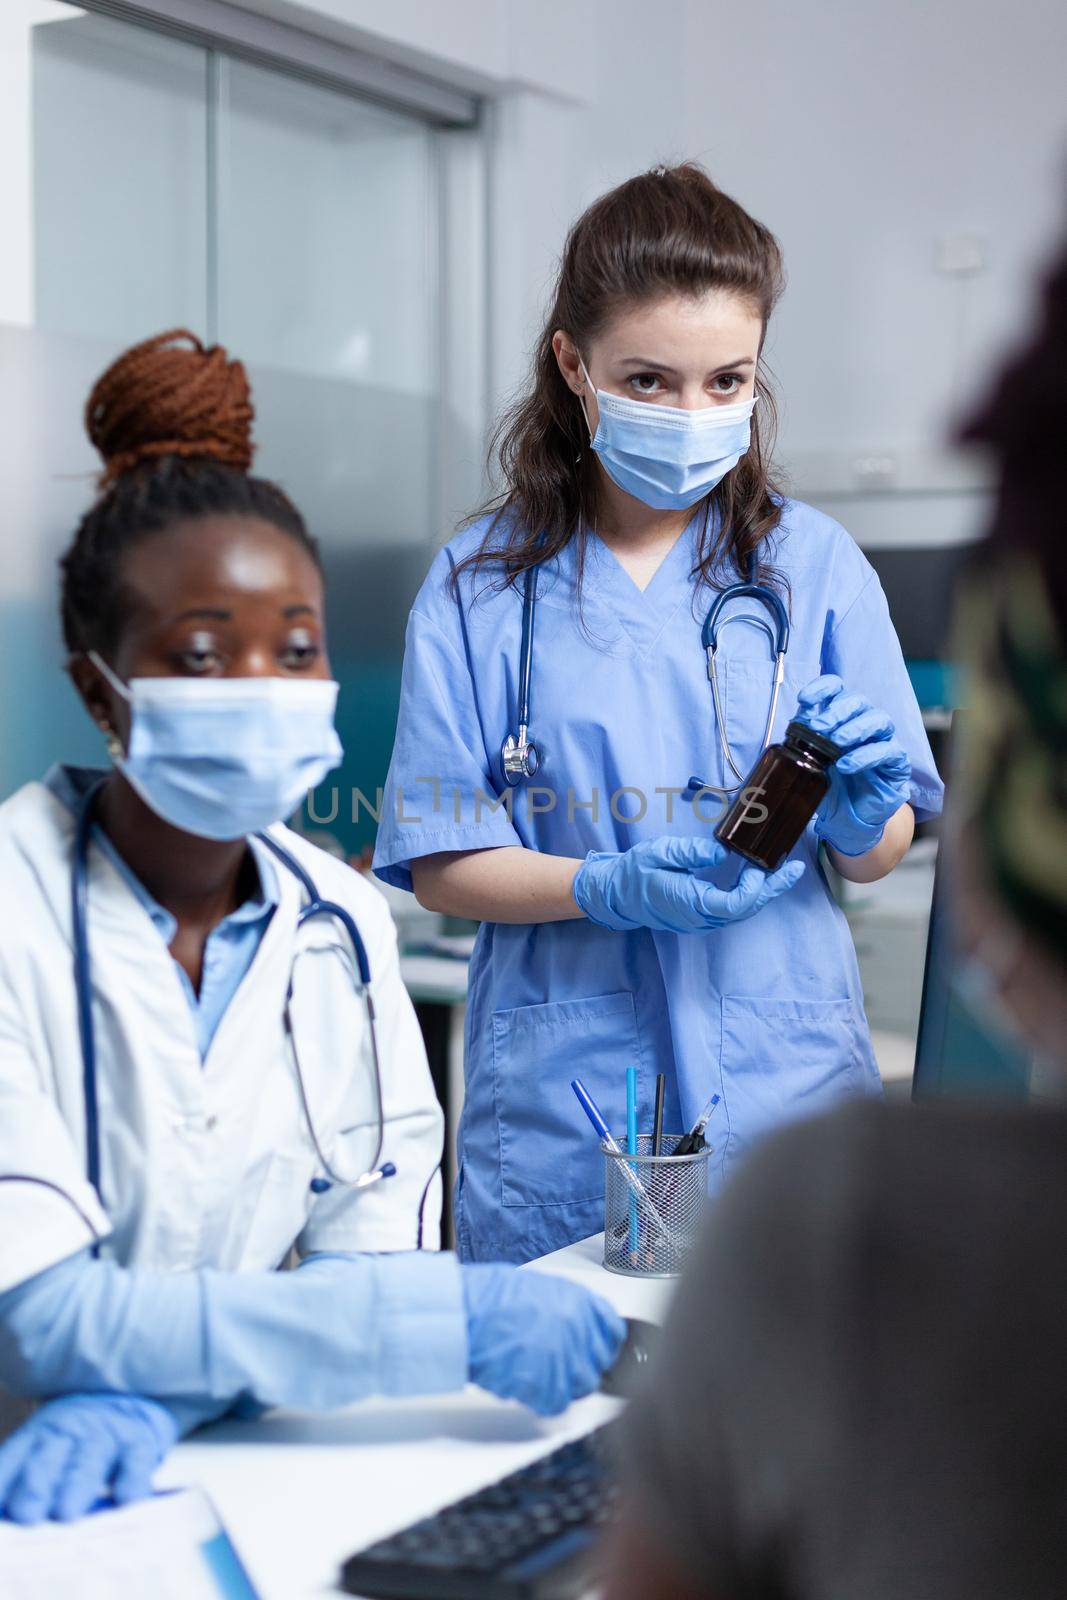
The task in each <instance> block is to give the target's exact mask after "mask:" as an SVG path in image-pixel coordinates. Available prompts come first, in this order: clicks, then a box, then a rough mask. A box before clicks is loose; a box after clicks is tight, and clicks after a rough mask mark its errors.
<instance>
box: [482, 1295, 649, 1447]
mask: <svg viewBox="0 0 1067 1600" xmlns="http://www.w3.org/2000/svg"><path fill="white" fill-rule="evenodd" d="M462 1272H463V1298H464V1303H465V1305H466V1308H467V1340H468V1345H469V1348H470V1379H471V1382H472V1383H477V1384H478V1385H480V1387H481V1388H483V1389H488V1390H490V1391H491V1392H492V1393H493V1394H495V1395H499V1396H500V1398H501V1399H502V1400H521V1401H522V1403H523V1405H526V1406H529V1407H530V1409H531V1411H537V1412H539V1413H540V1415H541V1416H543V1417H551V1416H555V1414H556V1412H558V1411H565V1410H566V1409H567V1407H568V1406H569V1405H570V1403H571V1401H572V1400H578V1399H580V1397H581V1396H582V1395H584V1394H591V1393H592V1392H593V1390H594V1389H595V1388H596V1387H597V1385H598V1384H599V1382H600V1378H601V1375H602V1373H604V1372H606V1371H607V1369H608V1367H610V1366H611V1364H612V1363H613V1361H614V1360H615V1357H616V1356H617V1355H618V1353H619V1350H620V1349H621V1348H622V1342H623V1340H624V1338H625V1337H626V1324H625V1322H624V1321H623V1319H622V1318H621V1317H620V1316H619V1314H618V1312H617V1311H615V1310H614V1309H613V1308H612V1307H611V1306H610V1305H609V1304H608V1302H607V1301H606V1300H601V1298H600V1296H599V1295H595V1294H590V1293H589V1291H588V1289H583V1288H581V1287H580V1285H579V1284H576V1283H569V1282H568V1281H567V1279H566V1278H550V1277H549V1276H548V1275H547V1274H546V1273H543V1272H520V1271H519V1270H518V1269H517V1268H516V1267H509V1266H503V1265H497V1264H495V1263H493V1264H490V1265H487V1266H477V1265H474V1266H465V1267H463V1268H462Z"/></svg>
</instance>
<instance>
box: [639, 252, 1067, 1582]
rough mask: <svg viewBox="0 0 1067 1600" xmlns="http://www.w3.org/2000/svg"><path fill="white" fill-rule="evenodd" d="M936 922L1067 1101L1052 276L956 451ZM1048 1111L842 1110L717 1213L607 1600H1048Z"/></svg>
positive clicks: (1066, 1320) (1065, 333)
mask: <svg viewBox="0 0 1067 1600" xmlns="http://www.w3.org/2000/svg"><path fill="white" fill-rule="evenodd" d="M967 437H968V438H969V439H971V440H975V441H978V442H980V443H984V444H985V445H987V446H991V447H992V449H993V451H994V453H995V456H996V458H997V461H998V463H999V467H1000V490H999V494H998V497H997V502H996V511H995V515H994V522H993V527H992V529H991V531H990V535H989V538H988V540H987V541H986V542H985V544H984V545H983V547H982V548H981V550H980V553H979V558H978V559H977V560H976V561H974V562H972V565H971V569H970V572H969V575H968V578H967V581H966V582H965V584H964V586H963V592H962V594H961V596H960V599H959V604H958V610H957V619H956V621H957V638H958V641H959V643H958V653H959V655H960V657H961V658H962V659H963V660H964V661H965V662H966V663H967V666H968V668H969V685H968V690H967V702H968V706H969V712H968V717H967V719H966V728H965V732H964V737H963V740H962V745H961V748H960V749H958V750H957V762H956V765H957V781H956V794H955V804H956V815H955V825H956V838H955V840H954V843H955V848H956V855H957V858H958V861H959V868H960V870H959V874H958V876H959V877H960V879H961V885H960V898H959V901H958V903H957V914H958V921H959V925H960V932H961V939H962V943H963V945H964V948H965V952H966V953H967V954H968V955H969V957H970V959H971V961H972V962H974V964H975V970H976V972H979V973H980V974H981V975H982V982H983V984H984V986H985V988H986V990H987V995H988V1000H989V1003H990V1005H991V1006H992V1007H993V1008H995V1010H996V1011H997V1012H998V1013H999V1014H1000V1015H1001V1016H1002V1017H1003V1018H1006V1019H1007V1020H1008V1021H1009V1022H1010V1023H1011V1024H1012V1026H1013V1028H1014V1029H1015V1030H1016V1031H1017V1032H1018V1033H1019V1034H1020V1035H1021V1036H1022V1037H1023V1038H1024V1039H1025V1040H1026V1041H1027V1042H1028V1043H1029V1044H1030V1045H1031V1047H1032V1048H1033V1049H1034V1050H1035V1051H1036V1052H1037V1053H1038V1054H1039V1055H1041V1056H1043V1057H1044V1058H1045V1060H1046V1062H1049V1063H1051V1064H1053V1065H1057V1066H1058V1067H1059V1068H1060V1069H1061V1077H1062V1081H1063V1083H1064V1085H1065V1086H1067V553H1065V525H1064V506H1065V503H1067V452H1065V449H1064V440H1065V439H1067V255H1064V256H1063V257H1062V258H1061V261H1060V265H1059V267H1058V268H1057V270H1056V271H1055V272H1054V274H1053V276H1052V278H1051V279H1050V281H1049V284H1048V288H1047V292H1046V297H1045V302H1044V314H1043V318H1042V321H1041V325H1040V328H1039V331H1038V333H1037V334H1036V336H1035V338H1034V340H1033V342H1032V343H1031V345H1030V347H1029V348H1028V349H1026V350H1025V351H1024V352H1023V353H1022V354H1021V355H1020V356H1019V357H1018V358H1017V359H1016V360H1015V361H1013V362H1012V364H1011V366H1010V368H1009V370H1008V371H1007V372H1006V373H1005V375H1004V377H1003V378H1002V380H1001V382H1000V383H999V384H998V385H997V386H996V388H995V391H994V392H993V394H992V395H991V396H990V398H989V400H988V402H987V404H986V405H985V406H984V408H983V410H982V412H981V413H980V414H979V415H978V416H977V417H976V418H975V420H974V421H973V422H972V424H971V425H970V427H969V428H968V430H967ZM1065 1260H1067V1107H1065V1106H1064V1105H1062V1104H1061V1105H1056V1106H1055V1107H1054V1108H1046V1109H1041V1110H1037V1109H1034V1108H1026V1107H1023V1108H1019V1107H1014V1106H1010V1107H1009V1106H1000V1107H994V1106H991V1105H990V1106H979V1105H965V1104H958V1105H954V1106H950V1105H948V1104H943V1105H941V1106H938V1107H930V1108H924V1109H921V1110H920V1109H915V1108H912V1107H905V1106H897V1107H878V1106H868V1105H862V1106H856V1107H852V1108H849V1109H847V1110H844V1111H841V1112H839V1113H835V1114H833V1115H831V1116H827V1117H824V1118H820V1119H818V1120H816V1121H812V1122H809V1123H807V1124H806V1125H804V1126H799V1127H796V1128H794V1129H792V1130H790V1131H789V1132H786V1133H784V1134H782V1135H781V1136H779V1137H777V1138H775V1139H774V1140H770V1141H768V1142H767V1143H765V1144H764V1145H763V1146H762V1147H761V1149H760V1151H759V1152H757V1154H756V1156H755V1157H754V1158H753V1159H752V1161H751V1162H750V1164H749V1165H748V1166H747V1167H746V1168H745V1169H744V1171H743V1172H742V1173H741V1175H740V1178H739V1180H738V1181H737V1182H736V1183H735V1184H734V1185H733V1186H732V1188H731V1189H730V1190H729V1191H728V1192H727V1193H726V1194H725V1195H724V1197H723V1199H722V1201H721V1203H720V1204H719V1206H718V1207H717V1208H716V1210H715V1211H714V1214H713V1218H712V1222H711V1226H710V1227H709V1230H708V1233H707V1236H706V1238H705V1240H704V1244H703V1250H702V1254H701V1255H700V1257H699V1258H698V1259H697V1260H696V1261H695V1262H694V1263H693V1266H692V1270H691V1272H690V1274H689V1276H688V1279H687V1281H686V1283H685V1285H684V1286H683V1288H682V1290H681V1292H680V1294H679V1297H678V1301H677V1304H676V1307H675V1310H674V1314H673V1317H672V1320H671V1323H670V1326H669V1330H668V1331H667V1332H666V1334H665V1336H664V1340H663V1344H662V1347H661V1351H660V1360H659V1362H658V1365H657V1368H656V1371H655V1374H654V1377H653V1379H652V1382H651V1383H650V1385H649V1389H648V1392H647V1393H646V1395H645V1397H644V1399H643V1400H642V1401H640V1402H638V1403H637V1405H636V1406H635V1410H634V1414H633V1417H632V1420H631V1424H630V1439H629V1450H628V1454H627V1463H628V1465H627V1470H628V1472H629V1485H628V1507H627V1514H626V1516H625V1518H624V1519H623V1521H622V1524H621V1532H620V1535H619V1538H618V1540H617V1544H616V1548H615V1550H614V1559H613V1576H612V1580H611V1583H610V1586H609V1594H610V1597H611V1600H633V1597H637V1596H641V1597H642V1600H683V1597H684V1600H695V1597H698V1596H706V1597H709V1600H712V1597H714V1600H738V1597H739V1596H746V1597H750V1596H759V1597H768V1600H770V1597H772V1596H773V1597H779V1596H780V1597H786V1596H788V1597H789V1600H809V1597H811V1600H814V1597H818V1600H993V1597H994V1596H995V1597H996V1600H1008V1597H1010V1600H1045V1597H1049V1600H1051V1597H1052V1596H1062V1595H1063V1594H1064V1593H1067V1516H1065V1514H1064V1505H1065V1503H1067V1450H1065V1443H1064V1441H1065V1439H1067V1361H1065V1359H1064V1352H1065V1349H1067V1273H1065V1271H1064V1262H1065Z"/></svg>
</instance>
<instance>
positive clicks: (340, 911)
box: [70, 778, 436, 1254]
mask: <svg viewBox="0 0 1067 1600" xmlns="http://www.w3.org/2000/svg"><path fill="white" fill-rule="evenodd" d="M105 781H106V780H105V779H103V778H102V779H100V781H99V782H98V783H95V784H94V785H93V787H92V788H91V789H89V790H88V791H87V792H86V794H85V796H84V797H83V799H82V801H81V803H80V805H79V807H78V813H77V818H76V821H75V827H74V858H73V862H72V865H71V895H70V900H71V931H72V938H73V945H74V987H75V993H76V996H77V1006H78V1034H79V1038H80V1040H81V1053H82V1085H83V1090H84V1095H85V1167H86V1175H87V1176H88V1179H89V1182H90V1183H91V1184H92V1186H93V1188H94V1189H95V1190H96V1193H97V1197H98V1198H99V1199H100V1202H101V1204H103V1196H102V1195H101V1193H100V1108H99V1101H98V1097H97V1087H96V1033H95V1028H94V1024H93V1004H92V977H91V970H90V963H89V918H88V909H89V838H90V833H91V830H92V822H93V810H94V807H95V805H96V799H97V795H98V794H99V792H100V789H101V786H102V785H103V783H104V782H105ZM255 837H256V838H257V839H258V840H259V841H260V843H261V844H264V845H266V847H267V849H268V850H270V851H271V852H272V853H273V854H274V855H275V856H276V857H277V859H278V860H279V861H280V862H281V863H282V865H283V866H285V867H287V868H288V869H289V871H290V872H291V873H293V875H294V876H295V877H296V878H297V879H298V880H299V882H300V884H301V887H302V888H303V890H304V893H305V894H306V895H307V901H306V903H305V904H304V905H303V906H302V907H301V909H300V913H299V915H298V917H297V924H296V926H297V932H298V933H299V931H300V929H301V928H303V927H304V926H305V925H306V924H307V923H309V922H311V921H313V920H314V919H315V918H316V917H330V918H332V919H333V920H334V921H335V922H338V923H340V925H341V927H342V928H343V930H344V932H345V934H346V935H347V936H348V941H349V944H350V946H351V967H352V976H353V981H354V983H355V984H356V986H357V988H359V989H360V990H361V991H362V994H363V1000H364V1004H365V1006H366V1009H367V1022H368V1026H369V1029H370V1042H371V1057H372V1060H373V1063H374V1083H375V1093H376V1095H377V1105H378V1141H377V1145H376V1147H375V1151H374V1159H373V1161H372V1162H371V1164H370V1167H369V1168H368V1169H367V1171H366V1172H363V1173H361V1174H360V1175H359V1176H358V1177H355V1178H349V1177H345V1176H343V1174H341V1173H339V1172H335V1171H334V1169H333V1167H331V1165H330V1163H329V1161H327V1159H326V1155H325V1153H324V1151H323V1148H322V1145H321V1144H320V1143H319V1136H318V1133H317V1132H316V1129H315V1121H314V1118H313V1117H312V1115H311V1104H310V1101H309V1099H308V1093H307V1086H306V1084H305V1082H304V1074H303V1071H302V1070H301V1066H300V1055H299V1052H298V1051H297V1046H296V1035H295V1033H294V1031H293V1019H292V1007H291V1002H292V998H293V974H294V972H295V970H296V959H297V958H296V956H294V958H293V966H292V968H291V969H290V972H289V982H288V985H287V988H286V994H285V1009H284V1012H283V1024H284V1028H285V1035H286V1039H287V1041H288V1045H289V1049H290V1052H291V1054H292V1058H293V1070H294V1072H295V1074H296V1081H297V1086H298V1088H299V1091H300V1104H301V1108H302V1110H303V1113H304V1122H305V1124H306V1126H307V1130H308V1134H309V1135H310V1138H311V1143H312V1145H313V1146H314V1149H315V1155H316V1157H317V1158H318V1161H319V1165H320V1166H321V1168H322V1171H323V1173H324V1176H323V1177H321V1178H313V1179H312V1181H311V1189H312V1191H313V1193H315V1194H323V1193H325V1191H326V1190H327V1189H330V1188H332V1187H333V1185H334V1184H336V1185H337V1186H338V1187H339V1188H343V1189H367V1188H369V1187H370V1186H371V1185H372V1184H375V1183H378V1182H380V1181H381V1179H383V1178H391V1177H393V1176H394V1175H395V1173H396V1167H395V1166H394V1165H393V1163H392V1162H391V1161H386V1162H382V1160H381V1155H382V1146H383V1144H384V1142H385V1111H384V1105H383V1101H382V1072H381V1060H380V1057H379V1053H378V1031H377V1027H376V1022H375V1013H374V997H373V996H372V994H371V989H370V962H369V961H368V959H367V950H366V946H365V945H364V943H363V938H362V935H361V934H360V931H359V929H358V927H357V926H356V923H355V920H354V918H353V917H352V916H351V914H350V913H349V912H348V911H346V910H345V908H344V906H339V905H338V904H337V903H336V901H333V900H323V898H322V897H321V895H320V894H319V892H318V890H317V889H316V887H315V883H314V880H313V878H312V877H311V874H310V873H309V872H308V871H307V870H306V869H305V868H304V867H303V866H302V865H301V863H300V862H299V861H297V860H296V858H295V857H294V856H291V855H290V854H289V852H288V850H286V849H284V848H283V846H282V845H280V844H279V843H278V841H277V840H276V839H272V838H271V837H270V835H269V834H266V833H257V834H256V835H255ZM335 948H336V947H335V946H332V945H331V946H330V949H331V950H333V949H335ZM346 962H347V957H346ZM341 1131H342V1132H343V1133H344V1132H350V1131H351V1130H350V1129H342V1130H341ZM435 1170H436V1169H435ZM431 1176H432V1175H431ZM427 1188H429V1185H427ZM424 1198H425V1196H424ZM420 1229H421V1209H420ZM94 1232H95V1230H94ZM93 1249H94V1254H95V1253H96V1249H97V1246H94V1247H93Z"/></svg>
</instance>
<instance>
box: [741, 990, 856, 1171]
mask: <svg viewBox="0 0 1067 1600" xmlns="http://www.w3.org/2000/svg"><path fill="white" fill-rule="evenodd" d="M862 1035H863V1024H862V1021H861V1019H860V1018H859V1016H858V1014H857V1011H856V1007H855V1005H854V1003H853V1002H852V1001H851V1000H848V999H844V1000H782V999H777V998H776V999H770V998H754V999H749V998H747V997H746V998H741V997H739V996H737V995H724V996H723V1000H722V1046H721V1059H722V1082H723V1100H724V1103H725V1109H726V1114H727V1118H728V1121H729V1128H730V1140H729V1145H728V1148H727V1153H726V1154H727V1160H728V1161H732V1160H733V1159H734V1158H735V1157H736V1156H738V1155H739V1154H741V1153H742V1152H743V1151H745V1150H746V1149H747V1148H748V1146H749V1145H751V1144H752V1143H753V1142H754V1141H755V1140H756V1139H758V1138H759V1137H760V1136H761V1135H762V1134H764V1133H767V1132H769V1131H770V1130H771V1129H773V1128H775V1127H779V1126H781V1125H782V1124H783V1123H786V1122H789V1121H792V1120H794V1119H796V1118H797V1117H804V1116H811V1115H813V1114H814V1113H815V1112H818V1111H823V1110H825V1109H827V1108H828V1107H829V1106H832V1105H834V1104H835V1103H836V1102H837V1101H839V1100H842V1099H845V1098H847V1097H848V1096H850V1095H855V1094H861V1093H871V1092H872V1091H873V1092H877V1087H876V1086H875V1085H873V1084H871V1083H870V1082H869V1081H868V1077H867V1074H866V1072H865V1071H864V1057H863V1052H862V1049H861V1038H862Z"/></svg>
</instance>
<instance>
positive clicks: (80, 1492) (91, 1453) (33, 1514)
mask: <svg viewBox="0 0 1067 1600" xmlns="http://www.w3.org/2000/svg"><path fill="white" fill-rule="evenodd" d="M177 1436H178V1424H177V1422H176V1420H175V1418H174V1417H173V1416H172V1415H171V1413H170V1412H169V1411H168V1410H167V1409H166V1407H165V1406H161V1405H159V1404H158V1403H157V1402H156V1401H155V1400H142V1399H140V1398H139V1397H138V1396H136V1395H111V1394H70V1395H64V1396H63V1398H62V1399H60V1400H50V1401H49V1402H48V1403H47V1404H46V1405H43V1406H42V1407H41V1409H40V1410H39V1411H37V1412H35V1413H34V1415H33V1416H32V1417H30V1419H29V1421H28V1422H24V1423H23V1424H22V1427H21V1428H19V1429H17V1430H16V1432H15V1433H13V1434H12V1435H11V1437H10V1438H9V1439H6V1440H5V1441H4V1443H3V1444H2V1445H0V1516H6V1517H9V1518H10V1519H11V1521H12V1522H42V1521H43V1520H44V1519H45V1518H46V1517H52V1518H54V1519H55V1520H56V1521H59V1522H68V1521H70V1520H72V1519H73V1518H74V1517H83V1516H84V1515H85V1513H86V1512H87V1511H88V1510H89V1508H90V1506H92V1505H93V1504H94V1503H95V1502H96V1501H97V1500H101V1499H106V1498H108V1497H109V1496H110V1497H112V1498H113V1499H114V1500H115V1501H116V1502H117V1503H118V1504H119V1505H126V1504H128V1503H129V1501H131V1500H141V1499H143V1498H144V1497H145V1496H146V1495H150V1494H151V1493H152V1474H153V1472H154V1471H155V1470H156V1468H157V1467H158V1466H159V1463H160V1462H161V1461H162V1460H163V1457H164V1456H165V1455H166V1453H167V1451H168V1450H169V1449H170V1447H171V1445H172V1444H173V1443H174V1441H175V1439H176V1438H177Z"/></svg>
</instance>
